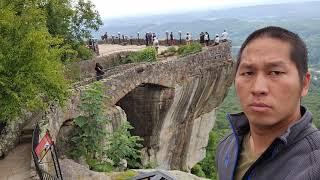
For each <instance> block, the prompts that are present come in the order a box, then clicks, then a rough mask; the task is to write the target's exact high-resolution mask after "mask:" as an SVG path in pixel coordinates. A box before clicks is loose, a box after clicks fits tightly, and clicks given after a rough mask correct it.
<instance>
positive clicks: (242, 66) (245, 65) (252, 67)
mask: <svg viewBox="0 0 320 180" xmlns="http://www.w3.org/2000/svg"><path fill="white" fill-rule="evenodd" d="M240 68H241V69H255V68H254V65H252V64H249V63H245V62H243V63H240V66H239V69H240Z"/></svg>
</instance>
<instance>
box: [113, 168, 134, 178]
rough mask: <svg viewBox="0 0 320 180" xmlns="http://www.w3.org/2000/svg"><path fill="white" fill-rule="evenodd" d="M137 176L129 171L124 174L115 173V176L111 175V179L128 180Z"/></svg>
mask: <svg viewBox="0 0 320 180" xmlns="http://www.w3.org/2000/svg"><path fill="white" fill-rule="evenodd" d="M136 175H138V173H137V172H135V171H132V170H129V171H125V172H120V173H116V174H115V175H111V179H116V180H129V179H132V177H134V176H136Z"/></svg>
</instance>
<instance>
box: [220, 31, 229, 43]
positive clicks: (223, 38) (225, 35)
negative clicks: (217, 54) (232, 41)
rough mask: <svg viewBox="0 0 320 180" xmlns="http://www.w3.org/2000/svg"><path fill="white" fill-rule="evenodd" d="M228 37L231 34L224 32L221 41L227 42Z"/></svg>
mask: <svg viewBox="0 0 320 180" xmlns="http://www.w3.org/2000/svg"><path fill="white" fill-rule="evenodd" d="M228 36H229V34H228V33H227V31H226V30H224V31H223V33H222V34H221V41H222V42H226V41H227V40H228Z"/></svg>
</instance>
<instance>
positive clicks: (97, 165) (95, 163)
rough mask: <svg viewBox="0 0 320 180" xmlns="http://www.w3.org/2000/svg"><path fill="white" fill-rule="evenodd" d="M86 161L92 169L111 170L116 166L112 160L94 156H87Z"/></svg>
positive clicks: (99, 170) (98, 170)
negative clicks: (105, 160)
mask: <svg viewBox="0 0 320 180" xmlns="http://www.w3.org/2000/svg"><path fill="white" fill-rule="evenodd" d="M86 162H87V163H88V165H89V167H90V169H91V170H93V171H97V172H111V171H113V170H114V167H113V165H112V164H111V163H110V162H104V161H101V160H97V159H93V158H87V159H86Z"/></svg>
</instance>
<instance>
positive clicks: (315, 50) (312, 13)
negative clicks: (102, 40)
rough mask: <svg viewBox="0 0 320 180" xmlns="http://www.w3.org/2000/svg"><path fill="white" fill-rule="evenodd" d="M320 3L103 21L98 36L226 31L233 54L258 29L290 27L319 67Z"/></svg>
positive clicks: (162, 36)
mask: <svg viewBox="0 0 320 180" xmlns="http://www.w3.org/2000/svg"><path fill="white" fill-rule="evenodd" d="M319 11H320V1H314V2H301V3H286V4H274V5H258V6H249V7H240V8H231V9H224V10H212V11H194V12H189V13H182V14H168V15H156V16H143V17H135V18H122V19H114V20H106V21H104V26H103V27H102V28H101V29H100V31H99V33H96V34H95V36H96V37H100V35H101V34H103V33H104V32H108V34H109V35H111V34H114V35H115V34H117V33H118V32H120V33H121V34H122V33H123V34H127V35H131V36H133V37H136V36H137V32H140V35H141V37H143V34H144V33H145V32H148V31H151V32H155V33H156V34H157V35H158V36H159V37H160V38H163V39H164V38H165V31H169V32H171V31H172V32H174V35H175V37H176V38H177V36H178V31H182V33H183V34H185V33H186V32H190V33H191V34H192V35H193V38H198V34H199V33H200V32H202V31H204V32H209V34H210V35H211V37H213V35H215V34H216V33H219V34H220V33H221V32H222V31H223V30H224V29H226V30H227V31H228V32H229V34H230V37H231V39H232V42H233V45H234V49H233V50H234V51H233V52H234V54H236V52H237V50H238V48H237V47H238V46H240V45H241V43H242V42H243V41H244V39H245V38H246V36H248V34H249V33H251V32H252V31H254V30H255V29H257V28H261V27H264V26H269V25H276V26H282V27H285V28H288V29H289V30H291V31H294V32H296V33H298V34H299V35H301V36H302V37H303V38H304V40H305V41H306V43H307V45H308V47H309V53H310V62H311V63H312V64H320V51H319V49H320V12H319Z"/></svg>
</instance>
